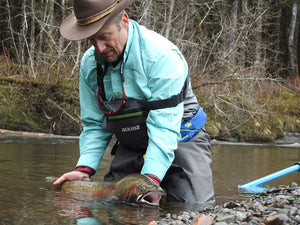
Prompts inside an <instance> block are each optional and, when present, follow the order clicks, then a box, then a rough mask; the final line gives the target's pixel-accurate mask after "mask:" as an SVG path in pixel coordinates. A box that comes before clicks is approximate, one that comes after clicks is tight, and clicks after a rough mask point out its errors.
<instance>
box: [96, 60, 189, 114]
mask: <svg viewBox="0 0 300 225" xmlns="http://www.w3.org/2000/svg"><path fill="white" fill-rule="evenodd" d="M107 67H108V64H107V63H105V65H104V70H103V68H102V66H101V65H100V64H97V82H98V89H99V95H100V96H101V98H102V100H103V101H106V96H105V90H104V83H103V79H104V76H105V74H106V72H107ZM188 81H189V75H188V76H187V78H186V80H185V82H184V85H183V88H182V90H181V91H180V93H178V94H177V95H173V96H171V97H170V98H167V99H162V100H156V101H146V100H139V102H141V103H142V104H143V105H144V107H145V108H146V109H147V110H155V109H164V108H169V107H175V106H177V105H178V104H179V103H181V102H183V100H184V98H185V91H186V88H187V86H188Z"/></svg>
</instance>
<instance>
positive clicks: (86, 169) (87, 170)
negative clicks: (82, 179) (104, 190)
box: [75, 166, 95, 176]
mask: <svg viewBox="0 0 300 225" xmlns="http://www.w3.org/2000/svg"><path fill="white" fill-rule="evenodd" d="M75 171H80V172H85V173H87V174H88V175H89V176H93V175H94V174H95V170H93V169H92V168H90V167H87V166H78V167H76V168H75Z"/></svg>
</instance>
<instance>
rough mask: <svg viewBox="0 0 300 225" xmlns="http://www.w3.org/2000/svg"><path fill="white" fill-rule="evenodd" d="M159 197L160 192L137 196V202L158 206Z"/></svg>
mask: <svg viewBox="0 0 300 225" xmlns="http://www.w3.org/2000/svg"><path fill="white" fill-rule="evenodd" d="M161 197H162V193H161V192H148V193H147V194H142V195H139V196H138V197H137V202H139V203H143V204H147V205H152V206H159V201H160V199H161Z"/></svg>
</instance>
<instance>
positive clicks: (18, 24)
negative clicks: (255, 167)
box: [0, 0, 300, 142]
mask: <svg viewBox="0 0 300 225" xmlns="http://www.w3.org/2000/svg"><path fill="white" fill-rule="evenodd" d="M299 9H300V2H299V0H285V1H281V0H182V1H178V0H148V1H142V0H136V1H135V2H134V3H133V4H132V5H131V6H130V7H129V9H128V10H127V12H128V14H129V16H130V18H132V19H134V20H136V21H138V22H139V23H140V24H142V25H145V26H146V27H148V28H150V29H153V30H155V31H157V32H158V33H160V34H162V35H163V36H165V37H166V38H168V39H170V40H171V41H172V42H174V43H175V44H176V45H177V46H178V47H179V49H180V50H181V51H182V52H183V54H184V55H185V57H186V59H187V61H188V64H189V67H190V75H191V80H192V86H193V90H194V92H195V94H196V96H197V98H198V100H199V103H200V105H201V106H202V107H204V110H205V111H206V113H207V114H208V121H207V124H206V129H207V131H208V133H209V134H210V136H211V137H212V138H217V139H221V140H236V141H252V142H274V141H276V140H278V139H280V138H283V137H284V135H285V134H286V133H298V134H299V133H300V104H299V103H300V101H299V100H300V94H299V87H300V82H299V68H300V64H299V63H300V50H299V44H300V37H299V28H300V12H299ZM70 13H72V1H70V0H40V1H37V0H23V1H19V0H0V29H1V33H0V40H1V45H0V128H1V129H8V130H21V131H32V132H44V133H51V134H61V135H79V134H80V132H81V129H82V124H81V122H80V108H79V101H78V76H79V72H78V71H79V66H80V59H81V56H82V55H83V53H84V51H85V50H86V49H87V48H88V47H89V46H90V43H89V42H88V41H86V40H83V41H76V42H70V41H68V40H66V39H64V38H63V37H61V35H60V33H59V26H60V23H61V21H62V19H63V18H65V17H66V16H67V15H69V14H70Z"/></svg>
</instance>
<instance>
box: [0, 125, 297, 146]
mask: <svg viewBox="0 0 300 225" xmlns="http://www.w3.org/2000/svg"><path fill="white" fill-rule="evenodd" d="M289 135H294V136H296V137H297V141H295V142H292V143H291V142H284V141H283V140H280V141H278V143H251V142H238V141H224V140H216V139H212V140H211V145H212V146H214V145H229V146H254V147H268V146H271V147H284V148H300V134H289ZM19 136H22V137H28V138H47V139H50V138H60V139H67V140H79V136H71V135H56V134H48V133H39V132H28V131H13V130H6V129H0V138H2V137H19Z"/></svg>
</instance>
